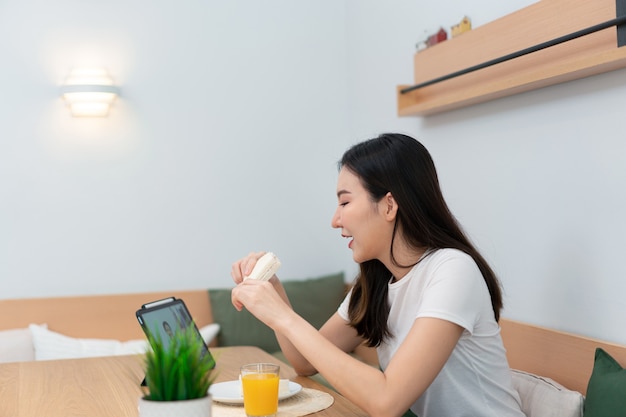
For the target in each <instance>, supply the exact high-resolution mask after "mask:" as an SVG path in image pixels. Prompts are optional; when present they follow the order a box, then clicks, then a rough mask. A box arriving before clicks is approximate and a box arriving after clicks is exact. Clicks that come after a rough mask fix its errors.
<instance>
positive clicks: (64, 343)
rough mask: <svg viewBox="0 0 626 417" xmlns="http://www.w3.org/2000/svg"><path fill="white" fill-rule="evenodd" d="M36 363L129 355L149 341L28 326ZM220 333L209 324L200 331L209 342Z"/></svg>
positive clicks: (140, 351) (142, 350)
mask: <svg viewBox="0 0 626 417" xmlns="http://www.w3.org/2000/svg"><path fill="white" fill-rule="evenodd" d="M29 329H30V331H31V333H32V337H33V344H34V347H35V359H36V360H50V359H70V358H87V357H94V356H115V355H132V354H138V353H144V352H145V351H146V349H147V348H148V341H147V340H145V339H142V340H129V341H127V342H121V341H119V340H114V339H79V338H74V337H69V336H66V335H63V334H61V333H57V332H53V331H51V330H48V329H47V328H46V327H44V326H38V325H36V324H31V325H30V326H29ZM218 331H219V325H218V324H215V323H213V324H210V325H208V326H205V327H203V328H201V329H200V334H202V337H203V339H205V341H207V343H210V342H211V340H212V339H213V338H214V337H215V335H216V334H217V332H218Z"/></svg>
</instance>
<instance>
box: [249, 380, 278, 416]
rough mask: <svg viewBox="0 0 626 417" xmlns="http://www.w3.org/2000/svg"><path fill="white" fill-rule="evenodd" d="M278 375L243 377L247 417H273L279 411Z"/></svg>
mask: <svg viewBox="0 0 626 417" xmlns="http://www.w3.org/2000/svg"><path fill="white" fill-rule="evenodd" d="M278 381H279V378H278V374H277V373H258V374H257V373H251V374H244V375H242V376H241V383H242V384H243V406H244V408H245V410H246V415H248V416H249V417H250V416H271V415H275V414H276V412H277V411H278Z"/></svg>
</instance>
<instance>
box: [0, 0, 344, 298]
mask: <svg viewBox="0 0 626 417" xmlns="http://www.w3.org/2000/svg"><path fill="white" fill-rule="evenodd" d="M35 11H36V12H35ZM345 20H346V19H345V5H344V4H343V3H342V2H336V1H335V0H326V1H319V0H310V1H298V2H293V1H291V0H270V1H263V2H258V1H252V0H237V1H205V0H202V1H199V0H197V1H192V0H185V1H182V2H173V1H147V0H145V1H131V2H128V1H122V0H110V1H107V2H95V1H84V0H61V1H54V2H50V1H45V0H27V1H24V0H6V1H2V2H0V56H1V59H2V65H0V91H1V92H2V93H1V94H0V126H1V130H0V132H1V133H0V287H1V288H0V297H2V298H9V297H28V296H49V295H66V294H68V295H71V294H89V293H116V292H137V291H150V290H161V289H176V288H181V289H184V288H208V287H215V286H222V287H227V286H230V285H231V280H230V266H231V263H232V262H234V261H235V260H236V259H238V258H239V257H241V256H243V255H245V254H246V253H248V252H249V251H251V250H262V249H265V250H273V251H275V252H277V253H278V254H279V255H280V257H281V259H282V260H283V264H284V266H283V269H282V276H283V277H286V278H305V277H308V276H316V275H319V274H324V273H334V272H337V271H340V270H344V269H346V264H348V263H349V261H350V258H349V255H348V253H346V250H345V247H344V243H343V241H342V240H341V239H340V238H339V237H338V235H339V233H338V232H336V231H335V230H333V229H331V228H330V218H331V216H332V213H333V210H334V207H335V204H336V197H335V181H336V173H337V172H336V161H337V160H338V159H339V158H340V156H341V153H342V152H343V150H344V149H345V147H346V145H345V140H346V138H347V137H348V132H347V122H346V118H345V109H346V106H347V104H346V100H347V94H346V50H347V47H346V43H345ZM81 65H86V66H90V65H103V66H106V67H107V68H108V70H109V72H110V73H111V74H112V75H113V78H115V80H116V81H117V83H118V84H119V85H120V88H121V91H122V95H121V97H120V99H119V100H118V101H117V102H116V104H115V107H114V108H113V110H112V113H111V115H110V117H108V118H106V119H95V120H94V119H75V118H72V117H71V116H70V114H69V111H68V109H67V108H66V107H65V104H64V103H63V101H62V100H61V99H60V97H59V94H58V93H59V91H58V90H59V85H60V84H61V83H62V82H63V80H64V78H65V77H66V76H67V74H68V73H69V71H70V69H71V68H72V67H73V66H81Z"/></svg>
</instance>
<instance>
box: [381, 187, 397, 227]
mask: <svg viewBox="0 0 626 417" xmlns="http://www.w3.org/2000/svg"><path fill="white" fill-rule="evenodd" d="M383 201H384V203H385V218H386V219H387V220H390V221H391V220H395V218H396V215H397V214H398V203H397V202H396V199H395V198H393V195H392V194H391V193H390V192H388V193H387V194H385V196H384V197H383Z"/></svg>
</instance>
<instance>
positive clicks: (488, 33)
mask: <svg viewBox="0 0 626 417" xmlns="http://www.w3.org/2000/svg"><path fill="white" fill-rule="evenodd" d="M625 14H626V0H541V1H539V2H538V3H535V4H533V5H531V6H528V7H526V8H524V9H521V10H519V11H517V12H515V13H512V14H510V15H507V16H504V17H502V18H500V19H498V20H495V21H493V22H490V23H488V24H486V25H483V26H480V27H478V28H476V29H473V30H471V31H469V32H465V33H463V34H462V35H460V36H458V37H456V38H453V39H450V40H447V41H445V42H442V43H440V44H437V45H434V46H432V47H430V48H428V49H425V50H423V51H421V52H418V53H416V54H415V57H414V82H415V85H419V84H422V83H426V82H428V81H431V80H435V79H438V78H440V77H445V76H447V75H449V74H452V73H455V72H460V71H462V70H465V69H468V68H471V67H474V66H478V65H480V64H483V63H485V62H488V61H491V60H495V59H497V58H500V57H503V56H506V55H509V54H512V53H514V52H517V51H521V50H524V49H527V48H530V47H532V46H534V45H537V44H541V43H544V42H547V41H551V40H553V39H556V38H559V37H563V36H565V35H568V34H570V33H573V32H577V31H580V30H583V29H586V28H589V27H591V26H594V25H597V24H600V23H603V22H607V21H610V20H613V19H615V18H616V17H619V16H622V15H625ZM618 28H619V30H618ZM624 32H626V24H622V25H620V26H618V27H615V26H613V27H609V28H607V29H603V30H600V31H597V32H595V33H591V34H588V35H586V36H582V37H579V38H576V39H573V40H569V41H567V42H564V43H561V44H558V45H555V46H551V47H549V48H546V49H542V50H539V51H537V52H533V53H530V54H527V55H524V56H521V57H518V58H515V59H511V60H508V61H505V62H501V63H498V64H496V65H492V66H489V67H486V68H482V69H479V70H476V71H473V72H470V73H467V74H464V75H460V76H458V77H454V78H451V79H447V80H445V81H441V82H437V83H434V84H430V85H427V86H424V87H421V88H417V89H414V90H411V91H409V92H406V93H402V92H401V91H402V90H406V89H410V88H411V87H412V86H410V85H401V86H398V88H397V94H398V115H400V116H417V115H422V116H423V115H430V114H435V113H439V112H443V111H447V110H452V109H456V108H460V107H464V106H469V105H471V104H477V103H481V102H485V101H489V100H493V99H496V98H500V97H506V96H510V95H513V94H517V93H522V92H524V91H530V90H534V89H537V88H541V87H546V86H549V85H553V84H557V83H562V82H566V81H571V80H575V79H579V78H583V77H588V76H591V75H595V74H600V73H603V72H608V71H613V70H616V69H619V68H626V46H620V45H624V43H625V42H624V37H625V33H624ZM618 33H619V36H618Z"/></svg>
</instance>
